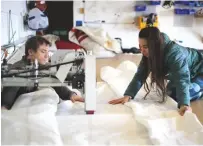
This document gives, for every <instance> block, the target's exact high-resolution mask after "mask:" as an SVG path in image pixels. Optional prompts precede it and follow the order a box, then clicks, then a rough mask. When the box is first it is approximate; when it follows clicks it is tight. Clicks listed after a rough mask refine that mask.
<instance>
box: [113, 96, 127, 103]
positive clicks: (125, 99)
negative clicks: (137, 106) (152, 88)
mask: <svg viewBox="0 0 203 146" xmlns="http://www.w3.org/2000/svg"><path fill="white" fill-rule="evenodd" d="M129 100H130V96H124V97H121V98H118V99H114V100H111V101H109V104H124V103H126V102H128V101H129Z"/></svg>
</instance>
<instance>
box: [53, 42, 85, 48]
mask: <svg viewBox="0 0 203 146" xmlns="http://www.w3.org/2000/svg"><path fill="white" fill-rule="evenodd" d="M56 48H57V49H74V50H78V49H81V48H82V47H81V46H79V45H77V44H75V43H73V42H70V41H62V40H60V41H56Z"/></svg>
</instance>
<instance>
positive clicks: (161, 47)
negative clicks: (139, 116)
mask: <svg viewBox="0 0 203 146" xmlns="http://www.w3.org/2000/svg"><path fill="white" fill-rule="evenodd" d="M139 47H140V50H141V53H142V54H143V57H142V60H141V62H140V65H139V67H138V71H137V73H136V74H135V76H134V77H133V79H132V81H131V82H130V84H129V86H128V88H127V90H126V91H125V93H124V96H123V97H122V98H119V99H115V100H112V101H110V102H109V103H110V104H119V103H125V102H128V101H129V100H130V99H133V98H134V97H135V96H136V94H137V92H138V91H139V90H140V88H141V87H142V85H143V84H144V88H145V90H146V91H147V94H146V95H145V98H146V96H147V95H148V94H149V93H150V90H151V88H153V87H156V90H157V92H158V93H159V95H161V97H162V102H165V101H166V96H167V95H169V96H171V97H172V98H173V99H174V100H175V101H177V103H178V108H180V109H179V113H180V114H181V115H183V114H184V113H185V111H187V110H191V108H190V101H193V100H197V99H200V98H201V97H202V96H203V54H202V53H200V52H199V51H198V50H196V49H193V48H188V47H183V46H180V45H178V44H176V43H175V42H173V41H171V40H170V39H169V37H168V36H167V35H166V34H164V33H161V32H160V31H159V29H158V28H156V27H147V28H144V29H142V30H141V31H140V33H139ZM149 74H150V76H151V83H150V85H148V83H147V81H146V79H147V77H148V75H149Z"/></svg>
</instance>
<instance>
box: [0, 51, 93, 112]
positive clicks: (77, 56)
mask: <svg viewBox="0 0 203 146" xmlns="http://www.w3.org/2000/svg"><path fill="white" fill-rule="evenodd" d="M50 61H51V65H49V66H45V67H39V65H38V62H37V60H35V62H34V63H30V64H29V65H27V66H26V67H25V68H24V69H21V70H16V69H11V68H9V67H8V64H7V63H6V62H7V61H6V60H4V62H3V64H2V67H1V71H2V75H1V85H2V87H6V86H7V87H8V86H21V87H26V86H27V87H28V86H31V87H34V88H35V89H36V90H37V89H38V88H40V87H49V86H51V87H54V86H72V88H73V89H78V90H80V91H81V93H83V95H84V97H85V112H86V114H94V112H95V110H96V58H95V56H93V55H91V53H88V54H86V53H85V52H84V51H75V50H71V51H70V50H57V51H56V52H54V54H53V55H52V57H51V60H50Z"/></svg>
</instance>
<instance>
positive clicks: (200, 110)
mask: <svg viewBox="0 0 203 146" xmlns="http://www.w3.org/2000/svg"><path fill="white" fill-rule="evenodd" d="M140 59H141V55H130V54H122V55H117V56H115V57H112V58H104V59H97V64H96V65H97V66H96V69H97V82H99V81H102V80H101V78H100V70H101V68H102V67H103V66H111V67H117V66H118V65H119V64H120V63H121V62H122V61H125V60H129V61H132V62H134V63H135V64H136V65H138V64H139V62H140ZM191 107H192V110H193V113H195V114H196V115H197V117H198V119H199V121H200V122H201V123H202V125H203V100H198V101H194V102H192V103H191Z"/></svg>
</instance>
